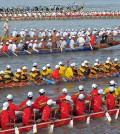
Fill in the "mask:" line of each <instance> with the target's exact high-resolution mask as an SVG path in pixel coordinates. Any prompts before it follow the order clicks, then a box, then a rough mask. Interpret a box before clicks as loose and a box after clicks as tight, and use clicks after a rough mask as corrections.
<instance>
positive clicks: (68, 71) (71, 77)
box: [65, 63, 74, 80]
mask: <svg viewBox="0 0 120 134" xmlns="http://www.w3.org/2000/svg"><path fill="white" fill-rule="evenodd" d="M73 67H74V65H73V63H72V64H70V67H68V68H67V69H66V71H65V78H66V79H67V80H74V75H73Z"/></svg>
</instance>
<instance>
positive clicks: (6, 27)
mask: <svg viewBox="0 0 120 134" xmlns="http://www.w3.org/2000/svg"><path fill="white" fill-rule="evenodd" d="M8 21H9V20H8V19H6V20H5V23H4V37H7V36H9V28H10V26H9V24H8Z"/></svg>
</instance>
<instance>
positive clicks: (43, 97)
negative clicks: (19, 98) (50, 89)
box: [33, 89, 50, 113]
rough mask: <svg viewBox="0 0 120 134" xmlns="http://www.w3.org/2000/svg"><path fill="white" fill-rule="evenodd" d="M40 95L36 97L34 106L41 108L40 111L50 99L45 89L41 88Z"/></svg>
mask: <svg viewBox="0 0 120 134" xmlns="http://www.w3.org/2000/svg"><path fill="white" fill-rule="evenodd" d="M39 95H40V96H39V97H38V98H36V99H35V101H34V104H33V107H34V108H36V109H39V111H40V113H41V112H42V111H43V108H44V106H45V105H46V103H47V101H48V100H49V99H50V98H49V97H48V96H46V95H45V90H44V89H40V90H39Z"/></svg>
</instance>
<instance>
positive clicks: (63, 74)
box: [59, 61, 67, 78]
mask: <svg viewBox="0 0 120 134" xmlns="http://www.w3.org/2000/svg"><path fill="white" fill-rule="evenodd" d="M59 66H60V70H59V73H60V75H61V76H62V78H64V77H65V71H66V69H67V68H66V67H65V66H64V64H63V63H62V62H61V61H60V62H59Z"/></svg>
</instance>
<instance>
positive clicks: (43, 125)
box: [0, 109, 120, 134]
mask: <svg viewBox="0 0 120 134" xmlns="http://www.w3.org/2000/svg"><path fill="white" fill-rule="evenodd" d="M116 112H117V109H113V110H109V111H108V113H109V114H110V115H111V116H113V115H115V114H116ZM119 114H120V112H119ZM88 116H90V118H91V119H97V118H103V117H105V112H99V113H92V114H90V115H81V116H75V117H73V121H74V122H77V121H83V120H86V119H87V117H88ZM70 120H71V119H70V118H66V119H59V120H56V121H55V122H54V126H55V127H60V126H63V125H67V124H68V123H69V122H70ZM50 125H51V123H50V122H45V123H40V124H37V129H41V128H46V127H49V126H50ZM18 129H19V131H20V132H21V133H22V132H29V131H32V129H33V125H29V126H24V127H19V128H18ZM0 134H15V132H14V129H9V130H5V131H0Z"/></svg>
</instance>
